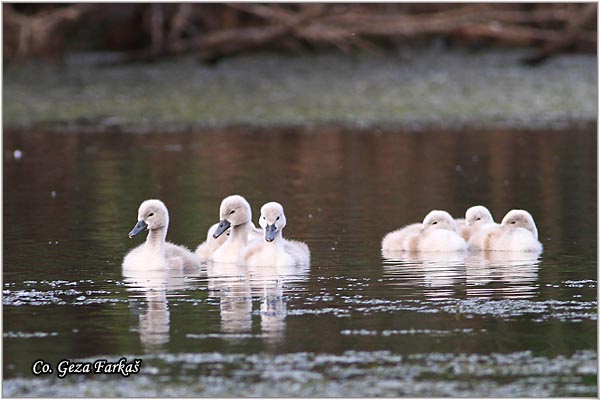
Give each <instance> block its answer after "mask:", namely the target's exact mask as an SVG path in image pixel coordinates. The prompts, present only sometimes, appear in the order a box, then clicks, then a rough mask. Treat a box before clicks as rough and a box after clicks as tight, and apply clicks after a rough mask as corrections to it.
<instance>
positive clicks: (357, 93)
mask: <svg viewBox="0 0 600 400" xmlns="http://www.w3.org/2000/svg"><path fill="white" fill-rule="evenodd" d="M526 54H527V50H524V49H508V50H507V49H493V50H485V51H469V50H465V49H452V50H448V49H442V50H440V49H433V48H429V49H424V50H423V49H422V50H415V49H404V50H402V51H395V52H386V53H358V54H350V55H342V54H337V53H327V54H313V55H307V54H304V55H281V54H270V53H266V54H252V55H246V56H239V57H232V58H230V59H226V60H224V61H222V62H221V63H219V64H217V65H216V66H206V65H202V64H200V63H198V62H197V61H196V60H194V59H193V58H190V57H187V58H177V59H172V60H168V61H161V62H157V63H153V64H127V65H117V66H111V67H106V66H102V67H101V66H98V64H97V62H98V58H97V57H96V58H94V57H91V58H90V57H87V58H86V56H85V55H78V56H72V57H70V58H68V59H67V60H65V62H64V63H63V64H61V65H49V64H41V63H38V64H29V65H23V66H16V65H8V66H6V67H5V69H4V94H3V105H4V107H3V125H4V128H5V129H18V130H24V129H47V130H69V131H90V132H106V131H108V132H113V131H119V132H134V133H149V132H157V131H161V132H183V131H199V130H205V129H215V128H231V127H251V128H261V129H262V128H267V129H270V128H273V127H291V128H297V127H301V128H309V129H310V128H315V127H320V126H341V127H346V128H350V129H390V128H391V129H396V130H397V129H400V130H404V131H422V130H430V129H432V128H436V129H444V130H457V129H467V128H469V127H471V128H476V129H527V130H542V129H554V130H555V129H565V128H571V127H573V126H576V127H580V126H588V125H590V124H595V123H596V121H597V108H598V99H597V97H598V90H597V89H598V81H597V69H596V60H597V58H596V56H595V55H581V54H575V55H561V56H557V57H555V58H553V59H550V60H548V61H547V62H546V63H544V64H542V65H540V66H537V67H529V66H525V65H522V64H521V63H520V62H519V60H520V59H522V58H523V56H524V55H526ZM90 60H91V61H90ZM32 77H34V78H33V79H32Z"/></svg>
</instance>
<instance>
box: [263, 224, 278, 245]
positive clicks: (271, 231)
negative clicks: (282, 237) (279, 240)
mask: <svg viewBox="0 0 600 400" xmlns="http://www.w3.org/2000/svg"><path fill="white" fill-rule="evenodd" d="M276 233H277V227H276V226H275V224H273V225H267V227H266V228H265V240H266V241H267V242H272V241H273V240H275V234H276Z"/></svg>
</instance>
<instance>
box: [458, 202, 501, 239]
mask: <svg viewBox="0 0 600 400" xmlns="http://www.w3.org/2000/svg"><path fill="white" fill-rule="evenodd" d="M455 221H456V225H457V228H458V233H459V234H460V236H461V237H462V238H463V239H464V240H465V241H468V240H469V238H470V237H471V236H473V235H474V234H476V233H477V232H478V231H479V230H480V229H481V227H482V226H484V225H486V224H491V223H494V217H492V213H491V212H490V210H488V209H487V208H486V207H484V206H473V207H470V208H469V209H468V210H467V211H466V212H465V218H464V219H456V220H455Z"/></svg>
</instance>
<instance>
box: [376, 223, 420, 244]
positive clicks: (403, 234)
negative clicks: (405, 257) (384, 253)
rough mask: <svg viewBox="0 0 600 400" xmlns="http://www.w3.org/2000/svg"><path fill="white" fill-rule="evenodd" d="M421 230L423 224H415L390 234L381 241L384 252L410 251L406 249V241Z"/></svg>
mask: <svg viewBox="0 0 600 400" xmlns="http://www.w3.org/2000/svg"><path fill="white" fill-rule="evenodd" d="M420 230H421V224H420V223H415V224H410V225H406V226H404V227H402V228H400V229H397V230H395V231H393V232H390V233H388V234H387V235H385V236H384V237H383V240H382V241H381V249H382V250H391V251H393V250H408V249H405V248H404V242H405V241H406V239H407V238H408V237H410V236H412V235H414V234H416V233H419V231H420Z"/></svg>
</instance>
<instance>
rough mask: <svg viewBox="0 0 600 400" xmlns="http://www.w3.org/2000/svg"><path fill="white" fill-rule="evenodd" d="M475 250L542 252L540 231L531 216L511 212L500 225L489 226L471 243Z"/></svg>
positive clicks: (514, 211) (525, 212)
mask: <svg viewBox="0 0 600 400" xmlns="http://www.w3.org/2000/svg"><path fill="white" fill-rule="evenodd" d="M469 246H470V247H471V249H474V250H492V251H528V252H541V251H542V248H543V246H542V244H541V243H540V242H539V240H538V230H537V227H536V225H535V221H534V220H533V217H532V216H531V214H530V213H529V212H527V211H525V210H510V211H509V212H508V213H506V215H505V216H504V218H503V219H502V222H501V223H500V225H497V224H487V225H485V226H483V228H482V229H481V231H480V232H479V233H478V234H477V235H476V236H475V237H474V238H473V240H470V241H469Z"/></svg>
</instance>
